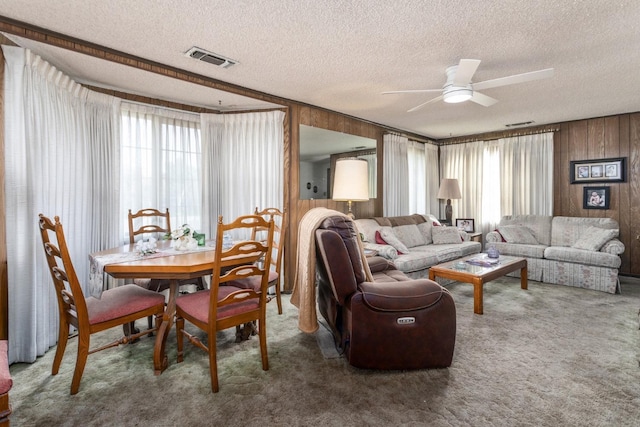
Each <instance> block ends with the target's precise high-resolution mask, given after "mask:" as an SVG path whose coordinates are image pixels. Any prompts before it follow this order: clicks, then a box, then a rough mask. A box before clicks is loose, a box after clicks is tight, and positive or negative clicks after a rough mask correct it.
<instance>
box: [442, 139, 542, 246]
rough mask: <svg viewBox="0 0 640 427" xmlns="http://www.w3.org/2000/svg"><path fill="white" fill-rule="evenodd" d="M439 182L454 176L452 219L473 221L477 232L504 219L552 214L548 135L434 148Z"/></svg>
mask: <svg viewBox="0 0 640 427" xmlns="http://www.w3.org/2000/svg"><path fill="white" fill-rule="evenodd" d="M440 150H441V151H440V173H441V177H442V178H457V179H458V181H459V183H460V191H461V193H462V199H460V200H455V201H453V203H452V205H453V217H454V218H474V219H475V223H476V229H477V231H483V232H485V233H486V232H488V231H491V230H493V229H494V228H495V226H496V225H497V223H498V222H499V221H500V218H502V216H504V215H515V214H535V215H552V214H553V133H542V134H535V135H525V136H517V137H512V138H503V139H499V140H496V141H475V142H469V143H465V144H455V145H445V146H442V147H440Z"/></svg>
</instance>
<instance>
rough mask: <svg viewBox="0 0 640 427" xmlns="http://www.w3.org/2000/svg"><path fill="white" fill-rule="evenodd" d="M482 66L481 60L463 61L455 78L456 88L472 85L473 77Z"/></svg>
mask: <svg viewBox="0 0 640 427" xmlns="http://www.w3.org/2000/svg"><path fill="white" fill-rule="evenodd" d="M478 65H480V60H479V59H461V60H460V63H459V64H458V69H457V70H456V75H455V77H454V78H453V85H454V86H466V85H468V84H469V83H471V79H472V78H473V75H474V74H475V73H476V70H477V69H478Z"/></svg>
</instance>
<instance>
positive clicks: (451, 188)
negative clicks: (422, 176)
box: [438, 178, 462, 199]
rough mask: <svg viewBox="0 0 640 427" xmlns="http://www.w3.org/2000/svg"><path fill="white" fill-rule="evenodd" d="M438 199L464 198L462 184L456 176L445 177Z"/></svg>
mask: <svg viewBox="0 0 640 427" xmlns="http://www.w3.org/2000/svg"><path fill="white" fill-rule="evenodd" d="M438 199H462V194H461V193H460V185H459V184H458V180H457V179H455V178H445V179H443V180H442V182H441V183H440V190H439V191H438Z"/></svg>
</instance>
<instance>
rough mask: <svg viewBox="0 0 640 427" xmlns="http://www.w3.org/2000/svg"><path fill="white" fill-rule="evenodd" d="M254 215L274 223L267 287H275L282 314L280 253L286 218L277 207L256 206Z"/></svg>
mask: <svg viewBox="0 0 640 427" xmlns="http://www.w3.org/2000/svg"><path fill="white" fill-rule="evenodd" d="M255 215H260V216H262V217H264V218H266V219H267V220H271V219H272V220H273V223H274V236H273V253H272V254H271V271H270V273H269V288H271V287H275V292H276V301H277V303H278V314H282V297H281V296H280V295H281V290H282V273H281V272H282V255H283V253H284V242H285V240H284V239H285V231H286V228H285V227H286V219H287V215H286V213H285V212H282V211H280V209H278V208H266V209H263V210H261V211H259V210H258V208H257V207H256V210H255ZM261 231H264V229H260V228H259V227H256V228H254V229H253V231H252V233H251V238H252V239H254V240H255V238H256V236H258V235H259V234H258V233H260V232H261Z"/></svg>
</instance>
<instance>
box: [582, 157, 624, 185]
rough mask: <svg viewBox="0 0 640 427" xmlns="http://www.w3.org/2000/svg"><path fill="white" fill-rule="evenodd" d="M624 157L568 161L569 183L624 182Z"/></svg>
mask: <svg viewBox="0 0 640 427" xmlns="http://www.w3.org/2000/svg"><path fill="white" fill-rule="evenodd" d="M626 159H627V158H626V157H616V158H611V159H596V160H572V161H570V162H569V164H570V167H569V169H570V170H569V173H570V177H571V183H572V184H580V183H590V182H594V183H595V182H625V181H626Z"/></svg>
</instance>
